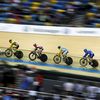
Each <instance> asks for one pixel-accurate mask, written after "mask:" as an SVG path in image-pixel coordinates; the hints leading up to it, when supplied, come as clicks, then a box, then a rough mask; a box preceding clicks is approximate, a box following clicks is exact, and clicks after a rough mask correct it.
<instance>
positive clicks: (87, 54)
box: [83, 49, 94, 60]
mask: <svg viewBox="0 0 100 100" xmlns="http://www.w3.org/2000/svg"><path fill="white" fill-rule="evenodd" d="M84 53H85V54H84V56H83V58H84V59H85V58H86V57H87V56H88V57H89V58H90V60H92V59H93V57H94V53H93V52H92V51H91V50H87V49H84Z"/></svg>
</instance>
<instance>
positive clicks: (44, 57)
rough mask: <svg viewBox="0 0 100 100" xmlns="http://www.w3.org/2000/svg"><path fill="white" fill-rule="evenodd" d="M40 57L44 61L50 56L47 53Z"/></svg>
mask: <svg viewBox="0 0 100 100" xmlns="http://www.w3.org/2000/svg"><path fill="white" fill-rule="evenodd" d="M39 59H40V60H41V61H42V62H46V61H47V60H48V57H47V55H46V54H41V56H40V57H39Z"/></svg>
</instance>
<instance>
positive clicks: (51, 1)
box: [0, 0, 100, 27]
mask: <svg viewBox="0 0 100 100" xmlns="http://www.w3.org/2000/svg"><path fill="white" fill-rule="evenodd" d="M0 22H3V23H14V24H28V25H52V26H76V27H78V26H83V27H100V1H99V0H0Z"/></svg>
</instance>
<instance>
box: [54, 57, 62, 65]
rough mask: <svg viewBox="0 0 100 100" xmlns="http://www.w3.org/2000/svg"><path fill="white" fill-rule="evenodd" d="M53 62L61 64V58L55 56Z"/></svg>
mask: <svg viewBox="0 0 100 100" xmlns="http://www.w3.org/2000/svg"><path fill="white" fill-rule="evenodd" d="M53 61H54V62H55V63H56V64H59V63H60V62H61V57H60V56H58V55H55V56H54V57H53Z"/></svg>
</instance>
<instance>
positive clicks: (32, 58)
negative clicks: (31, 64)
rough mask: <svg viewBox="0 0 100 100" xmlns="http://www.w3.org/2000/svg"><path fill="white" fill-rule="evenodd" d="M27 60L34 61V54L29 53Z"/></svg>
mask: <svg viewBox="0 0 100 100" xmlns="http://www.w3.org/2000/svg"><path fill="white" fill-rule="evenodd" d="M29 59H30V60H32V61H33V60H35V59H36V53H34V52H30V53H29Z"/></svg>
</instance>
